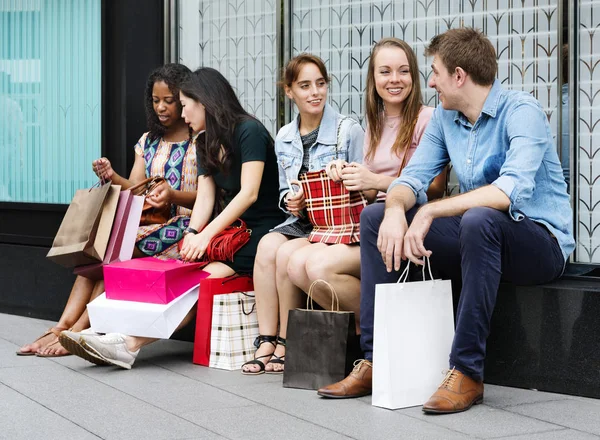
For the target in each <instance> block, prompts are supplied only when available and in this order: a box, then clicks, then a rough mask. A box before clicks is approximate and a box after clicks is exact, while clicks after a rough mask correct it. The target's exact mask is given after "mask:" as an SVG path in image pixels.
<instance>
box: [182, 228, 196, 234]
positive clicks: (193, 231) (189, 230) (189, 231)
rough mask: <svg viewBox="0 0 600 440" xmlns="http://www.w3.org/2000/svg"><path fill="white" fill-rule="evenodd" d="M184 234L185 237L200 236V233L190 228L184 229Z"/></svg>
mask: <svg viewBox="0 0 600 440" xmlns="http://www.w3.org/2000/svg"><path fill="white" fill-rule="evenodd" d="M183 233H184V235H186V234H194V235H196V234H198V231H196V230H195V229H194V228H192V227H190V226H188V227H187V228H185V229H184V231H183Z"/></svg>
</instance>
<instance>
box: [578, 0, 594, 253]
mask: <svg viewBox="0 0 600 440" xmlns="http://www.w3.org/2000/svg"><path fill="white" fill-rule="evenodd" d="M599 26H600V2H598V1H579V8H578V11H577V15H576V28H575V29H576V39H577V48H578V53H577V54H576V57H577V73H578V76H577V79H578V82H577V85H576V90H575V96H577V99H578V106H577V108H576V109H575V113H576V115H577V116H578V117H577V118H576V121H577V122H576V127H577V136H576V138H575V142H576V143H575V146H576V148H575V157H576V159H577V160H576V164H577V165H576V181H577V199H576V200H577V212H578V218H577V226H576V230H577V249H576V256H575V259H576V260H577V261H579V262H586V263H600V252H598V248H599V247H600V228H599V226H600V179H599V178H598V177H599V176H600V155H598V152H599V151H600V129H599V128H598V127H600V125H599V124H598V122H599V121H600V69H599V68H598V64H599V63H600V33H598V32H597V29H598V27H599Z"/></svg>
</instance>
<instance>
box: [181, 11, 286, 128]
mask: <svg viewBox="0 0 600 440" xmlns="http://www.w3.org/2000/svg"><path fill="white" fill-rule="evenodd" d="M275 1H279V0H235V1H234V0H229V1H223V0H203V1H191V0H186V1H179V3H178V5H179V17H178V22H179V23H178V24H179V62H180V63H183V64H185V65H187V66H188V67H189V68H190V69H192V70H193V69H196V68H198V67H200V66H204V67H213V68H215V69H217V70H218V71H219V72H221V73H222V74H223V75H224V76H225V77H226V78H227V79H228V80H229V82H230V83H231V85H232V86H233V88H234V90H235V91H236V94H237V96H238V98H239V99H240V102H241V103H242V105H243V106H244V108H245V109H246V110H247V111H248V112H249V113H251V114H253V115H254V116H256V117H257V118H258V119H259V120H260V121H261V122H262V123H263V124H264V125H265V127H267V130H269V131H270V132H271V134H272V135H273V136H275V134H276V133H277V93H276V92H277V90H276V82H277V72H278V69H277V64H276V63H277V57H276V43H277V39H276V38H277V36H276V34H275V29H276V17H275V10H276V4H275Z"/></svg>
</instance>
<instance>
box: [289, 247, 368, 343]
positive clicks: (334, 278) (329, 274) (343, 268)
mask: <svg viewBox="0 0 600 440" xmlns="http://www.w3.org/2000/svg"><path fill="white" fill-rule="evenodd" d="M306 272H307V275H308V278H309V282H308V283H307V284H308V285H306V284H305V285H303V286H300V287H301V288H302V289H308V288H309V287H310V284H312V282H313V281H315V280H319V279H321V280H325V281H327V282H328V283H329V284H331V285H332V286H333V288H334V289H335V291H336V293H337V294H338V298H339V300H340V310H347V311H352V312H354V317H355V320H356V331H357V333H360V322H359V317H360V247H359V246H357V245H345V244H336V245H333V246H327V247H325V248H322V249H319V250H318V251H316V252H314V253H313V254H312V255H311V256H310V257H309V258H308V260H307V261H306ZM331 295H332V293H331V291H330V290H329V288H328V287H327V286H326V285H324V284H316V285H315V288H314V289H313V298H314V300H315V301H316V302H317V303H318V304H319V305H320V306H321V307H323V308H324V309H326V310H329V309H331Z"/></svg>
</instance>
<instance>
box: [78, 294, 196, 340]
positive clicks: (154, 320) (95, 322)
mask: <svg viewBox="0 0 600 440" xmlns="http://www.w3.org/2000/svg"><path fill="white" fill-rule="evenodd" d="M196 301H198V285H196V286H195V287H193V288H191V289H190V290H188V291H187V292H186V293H184V294H183V295H181V296H179V297H178V298H175V299H174V300H173V301H171V302H170V303H168V304H150V303H143V302H137V301H121V300H115V299H108V298H106V294H105V293H103V294H102V295H100V296H99V297H98V298H96V299H95V300H93V301H92V302H90V303H89V304H88V305H87V309H88V313H89V316H90V324H91V327H92V330H94V331H95V332H98V333H124V334H126V335H130V336H145V337H148V338H162V339H168V338H170V337H171V335H172V334H173V332H174V331H175V329H176V328H177V326H178V325H179V324H180V323H181V321H183V318H185V316H186V315H187V314H188V312H189V311H190V310H191V308H192V307H193V306H194V304H196Z"/></svg>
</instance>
